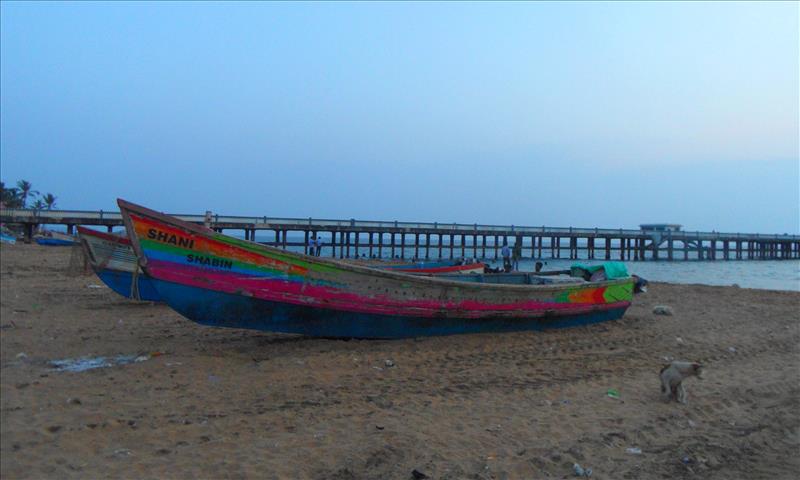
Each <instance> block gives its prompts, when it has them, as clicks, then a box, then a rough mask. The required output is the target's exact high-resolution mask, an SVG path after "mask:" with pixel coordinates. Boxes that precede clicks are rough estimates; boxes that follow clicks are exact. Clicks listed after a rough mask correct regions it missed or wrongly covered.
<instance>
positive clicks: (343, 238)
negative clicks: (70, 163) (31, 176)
mask: <svg viewBox="0 0 800 480" xmlns="http://www.w3.org/2000/svg"><path fill="white" fill-rule="evenodd" d="M173 216H175V217H178V218H180V219H182V220H185V221H188V222H194V223H200V224H207V225H208V226H209V227H211V228H214V229H216V230H218V231H223V230H241V231H244V237H245V239H247V240H252V241H255V240H256V232H259V231H272V232H274V240H270V241H266V242H263V243H267V244H269V245H275V246H280V247H282V248H301V249H303V250H305V251H307V245H308V240H309V238H310V236H311V235H314V236H319V235H320V234H321V233H322V234H323V237H326V238H325V239H324V244H325V249H326V250H327V251H328V252H329V253H330V255H332V256H336V255H337V253H338V255H339V256H340V257H350V256H351V255H350V253H351V248H353V249H354V254H355V256H359V248H361V249H362V252H363V251H364V249H366V250H367V251H368V252H369V255H370V256H372V255H373V252H374V249H377V254H378V256H381V255H383V250H388V251H390V252H391V253H390V255H391V256H392V257H394V256H399V257H400V258H404V257H405V256H406V255H413V256H414V257H420V256H421V255H424V257H425V258H428V257H429V256H430V255H431V250H434V251H435V250H437V249H438V257H439V258H443V255H449V257H450V258H453V257H454V256H466V255H470V254H471V255H472V256H475V257H479V256H480V257H481V258H486V255H487V250H488V251H489V253H490V254H491V253H493V254H494V257H495V258H497V256H498V250H499V248H500V245H502V244H506V243H508V244H509V245H513V244H515V243H517V242H519V243H520V244H521V245H522V249H523V250H524V251H525V252H528V253H527V254H526V256H528V255H530V257H531V258H541V257H542V256H543V255H545V254H547V253H548V252H549V254H550V255H552V257H551V258H561V254H562V251H564V252H568V253H567V255H568V256H569V258H571V259H578V258H587V259H594V258H605V259H611V258H615V259H616V258H619V259H620V260H625V259H629V260H645V259H647V258H652V259H662V258H663V259H666V260H676V259H679V258H678V257H683V258H682V259H683V260H690V259H709V260H714V259H717V258H718V257H719V258H720V259H725V260H728V259H793V258H800V235H788V234H762V233H740V232H736V233H731V232H715V231H711V232H700V231H694V232H692V231H685V230H679V231H655V230H641V229H638V230H637V229H624V228H576V227H548V226H544V225H543V226H525V225H489V224H479V223H452V222H451V223H448V222H400V221H377V220H356V219H353V218H351V219H326V218H287V217H269V216H238V215H218V214H211V213H210V212H209V213H207V214H205V215H193V214H173ZM0 221H2V222H4V223H8V224H22V225H24V226H25V236H26V238H27V240H28V241H30V240H31V238H32V237H33V234H34V230H35V227H36V226H37V225H53V224H61V225H66V226H67V231H68V232H69V233H72V231H73V229H74V226H75V225H95V226H105V227H107V228H108V230H109V231H111V229H112V228H114V227H118V226H121V225H122V216H121V215H120V213H119V212H117V211H108V212H107V211H103V210H32V209H12V208H5V209H0ZM289 232H299V233H302V234H303V235H304V239H303V241H302V242H301V241H298V240H296V237H295V240H290V239H289V238H288V235H287V234H288V233H289ZM293 235H294V234H293ZM261 236H262V240H263V234H262V235H261ZM385 236H387V237H389V239H390V242H389V243H386V242H385V241H384V237H385ZM509 237H510V238H509ZM432 240H433V241H432ZM479 240H480V241H479ZM564 243H567V244H566V245H565V244H564ZM409 249H410V250H412V251H413V254H409V253H407V250H409ZM398 252H399V254H398ZM443 252H447V253H443ZM681 253H682V255H681ZM596 255H597V256H596Z"/></svg>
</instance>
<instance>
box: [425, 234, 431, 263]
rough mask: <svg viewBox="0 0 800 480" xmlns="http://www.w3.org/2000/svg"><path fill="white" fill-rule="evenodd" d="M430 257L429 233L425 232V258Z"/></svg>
mask: <svg viewBox="0 0 800 480" xmlns="http://www.w3.org/2000/svg"><path fill="white" fill-rule="evenodd" d="M429 258H431V234H430V233H426V234H425V260H428V259H429Z"/></svg>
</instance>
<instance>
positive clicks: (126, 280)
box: [95, 269, 161, 302]
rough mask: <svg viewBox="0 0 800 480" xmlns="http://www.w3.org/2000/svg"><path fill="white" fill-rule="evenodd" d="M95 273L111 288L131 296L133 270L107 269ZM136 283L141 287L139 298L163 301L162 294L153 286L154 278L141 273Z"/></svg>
mask: <svg viewBox="0 0 800 480" xmlns="http://www.w3.org/2000/svg"><path fill="white" fill-rule="evenodd" d="M95 273H96V274H97V276H98V277H99V278H100V280H102V281H103V283H105V284H106V285H108V287H109V288H110V289H111V290H114V291H115V292H116V293H118V294H120V295H122V296H123V297H125V298H131V281H132V280H133V278H132V277H133V274H132V273H131V272H121V271H119V270H109V269H105V270H100V271H97V272H95ZM136 285H137V288H138V289H139V300H144V301H149V302H160V301H161V296H159V294H158V291H157V290H156V289H155V287H154V286H153V284H152V279H151V278H150V277H148V276H147V275H144V274H139V276H138V278H137V279H136Z"/></svg>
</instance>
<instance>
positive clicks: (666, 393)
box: [661, 375, 672, 402]
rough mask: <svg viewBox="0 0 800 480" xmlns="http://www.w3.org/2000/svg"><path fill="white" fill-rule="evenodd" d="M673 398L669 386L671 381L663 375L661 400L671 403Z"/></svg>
mask: <svg viewBox="0 0 800 480" xmlns="http://www.w3.org/2000/svg"><path fill="white" fill-rule="evenodd" d="M671 397H672V388H671V387H670V385H669V381H667V379H665V378H664V375H661V399H662V400H663V401H665V402H669V401H670V398H671Z"/></svg>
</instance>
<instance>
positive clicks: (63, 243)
mask: <svg viewBox="0 0 800 480" xmlns="http://www.w3.org/2000/svg"><path fill="white" fill-rule="evenodd" d="M36 243H38V244H39V245H44V246H45V247H71V246H72V245H75V242H71V241H69V240H61V239H58V238H37V239H36Z"/></svg>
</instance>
